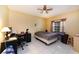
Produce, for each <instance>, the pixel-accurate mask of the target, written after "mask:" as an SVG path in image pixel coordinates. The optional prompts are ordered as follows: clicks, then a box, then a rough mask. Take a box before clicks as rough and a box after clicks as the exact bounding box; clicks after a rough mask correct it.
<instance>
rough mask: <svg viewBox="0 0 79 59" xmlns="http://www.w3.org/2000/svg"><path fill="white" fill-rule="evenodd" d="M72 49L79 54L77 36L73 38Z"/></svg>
mask: <svg viewBox="0 0 79 59" xmlns="http://www.w3.org/2000/svg"><path fill="white" fill-rule="evenodd" d="M73 47H74V49H75V51H77V52H79V36H74V39H73Z"/></svg>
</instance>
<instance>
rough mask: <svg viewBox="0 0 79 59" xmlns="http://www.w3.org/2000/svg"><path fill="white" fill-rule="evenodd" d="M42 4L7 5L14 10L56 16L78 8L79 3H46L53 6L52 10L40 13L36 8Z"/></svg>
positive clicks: (50, 6) (36, 14) (49, 6)
mask: <svg viewBox="0 0 79 59" xmlns="http://www.w3.org/2000/svg"><path fill="white" fill-rule="evenodd" d="M42 6H43V5H11V6H8V7H9V8H10V9H12V10H15V11H19V12H23V13H28V14H32V15H35V16H42V17H47V16H56V15H59V14H61V13H66V12H70V11H75V10H79V5H47V7H48V8H53V10H52V11H49V12H48V14H46V13H45V14H44V13H43V14H42V13H40V11H39V10H37V9H38V8H42Z"/></svg>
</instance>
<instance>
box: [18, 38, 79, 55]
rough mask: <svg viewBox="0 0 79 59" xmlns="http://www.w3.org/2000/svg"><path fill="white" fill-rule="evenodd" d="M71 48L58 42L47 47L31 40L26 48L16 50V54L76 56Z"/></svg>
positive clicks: (35, 40) (33, 39)
mask: <svg viewBox="0 0 79 59" xmlns="http://www.w3.org/2000/svg"><path fill="white" fill-rule="evenodd" d="M76 53H77V52H75V51H74V50H73V48H72V47H71V46H69V45H66V44H63V43H61V42H60V41H57V42H55V43H54V44H51V45H49V46H46V45H45V44H44V43H42V42H40V41H38V40H37V39H35V38H32V42H30V43H28V46H26V45H25V46H24V50H22V48H18V54H76Z"/></svg>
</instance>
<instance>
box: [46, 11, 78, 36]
mask: <svg viewBox="0 0 79 59" xmlns="http://www.w3.org/2000/svg"><path fill="white" fill-rule="evenodd" d="M62 18H66V21H65V23H64V27H65V32H66V33H68V34H69V35H71V36H74V35H75V34H76V33H79V10H77V11H73V12H69V13H65V14H61V15H58V16H54V17H50V18H48V20H47V27H46V28H47V29H48V30H49V31H50V30H51V21H53V20H58V19H62Z"/></svg>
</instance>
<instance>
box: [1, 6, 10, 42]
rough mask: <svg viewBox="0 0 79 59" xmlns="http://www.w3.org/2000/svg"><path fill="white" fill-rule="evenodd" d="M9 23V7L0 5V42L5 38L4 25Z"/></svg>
mask: <svg viewBox="0 0 79 59" xmlns="http://www.w3.org/2000/svg"><path fill="white" fill-rule="evenodd" d="M8 24H9V23H8V7H7V6H1V5H0V43H1V42H2V41H3V40H4V35H3V33H2V32H1V30H2V28H3V27H4V26H8Z"/></svg>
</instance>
